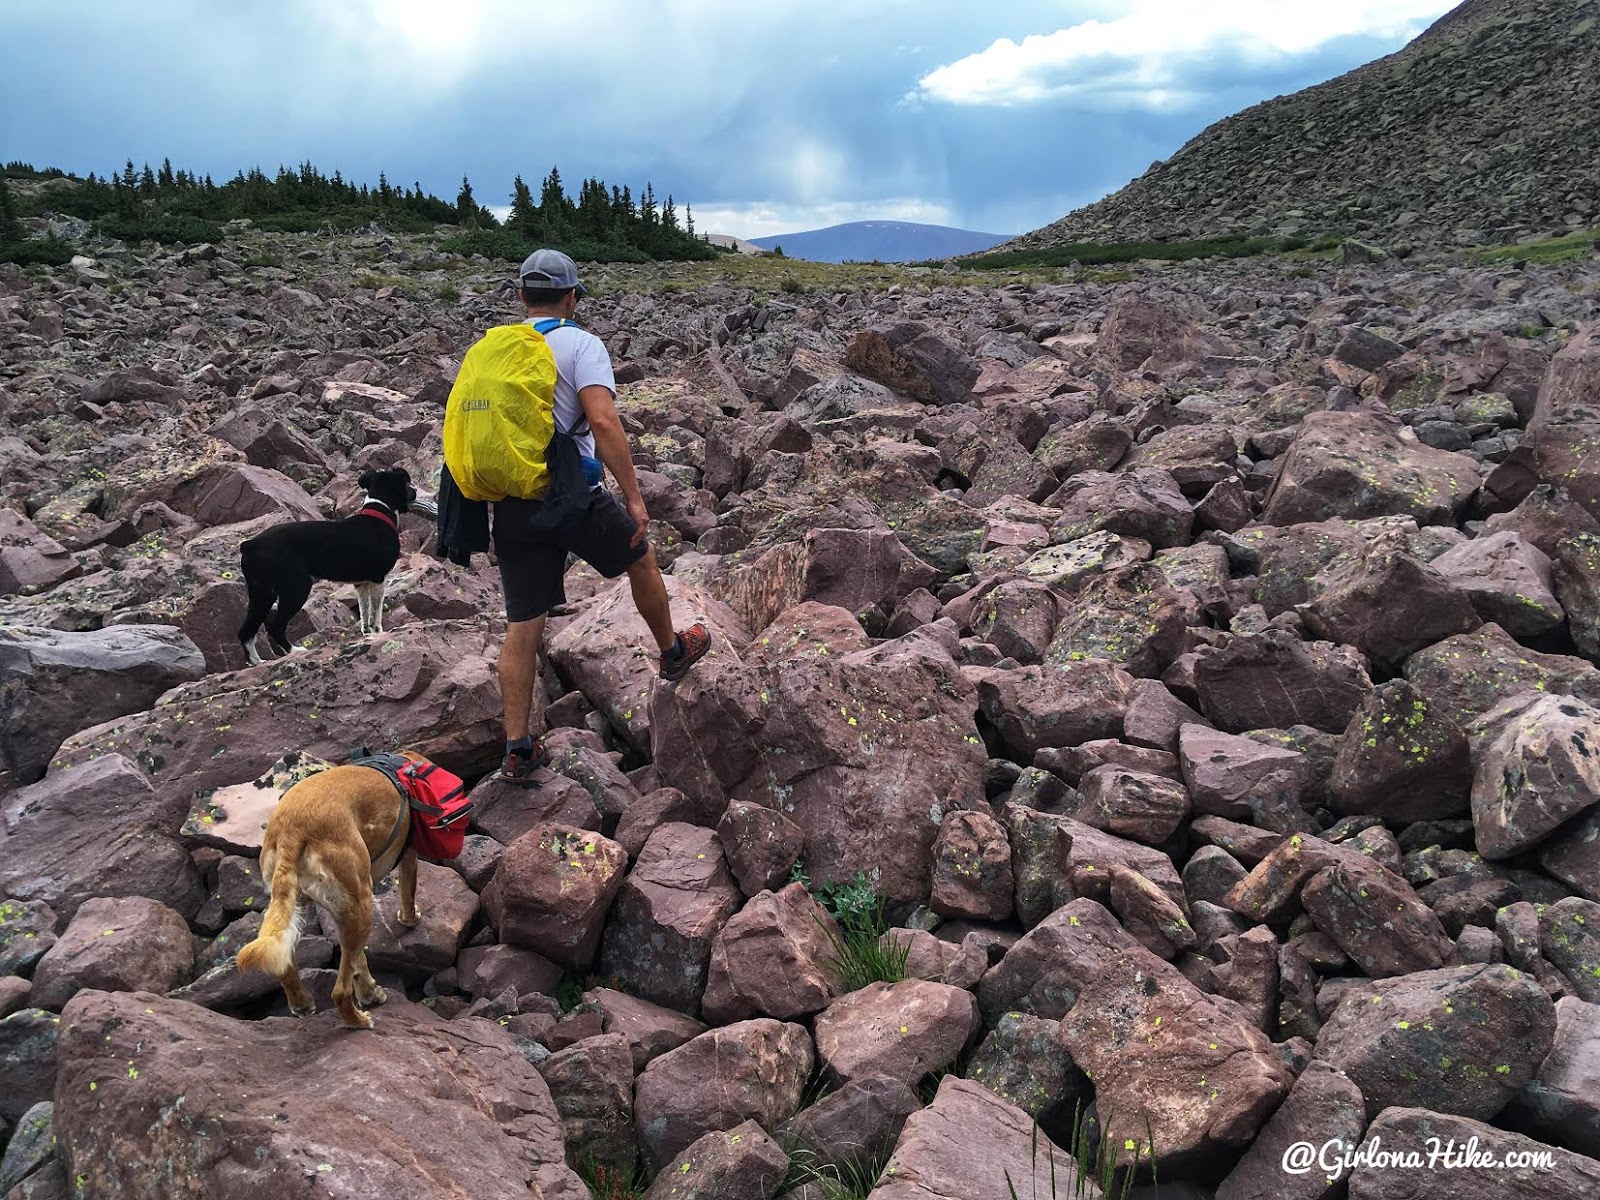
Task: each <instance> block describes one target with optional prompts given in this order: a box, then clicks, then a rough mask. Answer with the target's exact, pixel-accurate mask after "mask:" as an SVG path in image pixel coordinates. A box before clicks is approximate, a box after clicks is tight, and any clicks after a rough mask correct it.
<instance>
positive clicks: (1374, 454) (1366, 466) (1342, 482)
mask: <svg viewBox="0 0 1600 1200" xmlns="http://www.w3.org/2000/svg"><path fill="white" fill-rule="evenodd" d="M1403 428H1404V426H1403V425H1402V424H1401V422H1400V418H1399V417H1397V416H1393V415H1392V414H1389V413H1378V412H1371V411H1351V412H1334V411H1328V412H1315V413H1312V414H1310V415H1309V416H1307V417H1306V418H1305V419H1304V420H1303V421H1301V423H1300V430H1299V432H1298V433H1297V434H1296V436H1295V439H1294V441H1293V443H1291V445H1290V447H1289V451H1288V454H1287V455H1285V457H1284V462H1283V467H1282V469H1281V470H1280V471H1279V472H1278V477H1277V480H1276V481H1275V482H1274V483H1273V485H1272V488H1271V490H1270V491H1268V492H1267V500H1266V509H1265V510H1264V511H1263V512H1262V514H1261V520H1262V522H1263V523H1264V524H1267V525H1293V524H1295V523H1296V522H1300V521H1323V520H1327V519H1328V518H1329V517H1344V518H1345V519H1346V520H1354V519H1356V518H1358V517H1382V516H1410V517H1415V518H1416V520H1417V524H1419V525H1442V524H1454V523H1455V518H1456V516H1457V515H1458V514H1459V513H1460V511H1461V510H1462V508H1464V507H1465V506H1466V503H1467V501H1468V500H1469V499H1471V498H1472V494H1473V493H1474V492H1475V491H1477V490H1478V483H1479V476H1478V465H1477V463H1475V462H1474V461H1473V460H1472V459H1470V458H1468V457H1467V456H1466V455H1464V454H1453V453H1451V452H1449V451H1446V450H1435V449H1433V448H1432V447H1431V446H1424V445H1422V444H1421V443H1420V442H1416V441H1410V440H1407V439H1405V438H1403V437H1401V434H1400V431H1401V430H1402V429H1403Z"/></svg>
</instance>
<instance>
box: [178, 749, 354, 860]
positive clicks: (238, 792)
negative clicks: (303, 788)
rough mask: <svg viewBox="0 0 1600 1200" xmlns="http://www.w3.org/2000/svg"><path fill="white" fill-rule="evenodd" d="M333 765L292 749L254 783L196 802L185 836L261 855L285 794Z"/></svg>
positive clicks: (219, 790)
mask: <svg viewBox="0 0 1600 1200" xmlns="http://www.w3.org/2000/svg"><path fill="white" fill-rule="evenodd" d="M331 766H333V764H332V763H330V762H324V761H323V760H322V759H320V758H317V757H316V756H315V755H311V754H306V753H303V752H302V751H299V750H291V751H290V752H289V753H288V754H285V755H284V756H283V757H282V758H280V759H279V760H278V761H277V762H275V763H273V764H272V766H270V767H268V768H267V769H266V770H265V771H263V772H262V773H261V774H260V775H258V776H257V777H256V778H255V779H253V780H252V781H251V782H249V783H235V784H230V785H229V786H227V787H220V788H217V789H216V790H215V791H213V792H210V793H209V794H207V795H205V796H204V797H202V798H201V799H199V800H198V801H196V803H195V805H194V807H193V808H192V809H191V810H190V811H189V817H188V819H187V820H186V821H184V823H183V829H182V833H183V836H184V837H186V838H188V839H189V840H190V841H192V842H195V843H196V844H198V845H201V846H215V847H217V849H219V850H226V851H228V852H229V853H230V854H250V855H256V856H259V855H260V854H261V842H262V840H263V839H264V838H265V837H266V833H267V821H268V820H270V819H271V817H272V812H273V810H274V809H276V808H277V807H278V801H279V800H282V799H283V794H284V793H285V792H287V791H288V790H289V789H290V788H292V787H293V786H294V785H295V784H297V783H299V782H300V781H301V780H302V779H305V778H307V777H309V776H311V775H315V774H316V773H317V772H319V771H326V770H327V769H328V768H329V767H331Z"/></svg>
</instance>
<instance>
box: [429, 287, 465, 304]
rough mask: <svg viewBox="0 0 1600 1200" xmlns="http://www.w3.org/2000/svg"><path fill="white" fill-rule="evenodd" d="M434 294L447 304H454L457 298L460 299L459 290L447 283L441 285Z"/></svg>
mask: <svg viewBox="0 0 1600 1200" xmlns="http://www.w3.org/2000/svg"><path fill="white" fill-rule="evenodd" d="M434 294H435V295H437V296H438V297H439V299H441V300H443V301H445V302H446V303H448V304H454V303H455V302H456V301H457V300H459V299H461V290H460V289H459V288H457V287H456V286H455V285H454V284H449V283H446V284H443V285H441V286H440V288H439V290H438V291H437V292H436V293H434Z"/></svg>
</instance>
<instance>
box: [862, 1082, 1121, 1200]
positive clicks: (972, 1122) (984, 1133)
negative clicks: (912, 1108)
mask: <svg viewBox="0 0 1600 1200" xmlns="http://www.w3.org/2000/svg"><path fill="white" fill-rule="evenodd" d="M1052 1189H1054V1190H1055V1192H1056V1194H1057V1195H1066V1196H1074V1197H1080V1196H1081V1197H1082V1198H1083V1200H1099V1196H1100V1189H1099V1188H1098V1187H1097V1186H1096V1185H1095V1183H1094V1181H1093V1180H1092V1179H1090V1178H1088V1177H1087V1176H1085V1175H1082V1174H1080V1173H1079V1170H1078V1163H1077V1160H1076V1159H1074V1158H1073V1157H1072V1156H1071V1155H1070V1154H1068V1153H1067V1152H1066V1151H1065V1150H1062V1149H1060V1148H1059V1147H1057V1146H1056V1145H1055V1144H1054V1143H1053V1142H1052V1141H1051V1140H1050V1139H1049V1138H1048V1137H1046V1136H1045V1135H1044V1134H1042V1133H1040V1132H1039V1127H1038V1125H1037V1124H1036V1123H1035V1122H1034V1121H1033V1120H1032V1118H1030V1117H1029V1116H1028V1114H1027V1113H1025V1112H1023V1111H1022V1109H1020V1108H1018V1107H1017V1106H1016V1105H1014V1104H1012V1103H1010V1102H1009V1101H1006V1100H1002V1099H1001V1098H1000V1097H999V1096H997V1095H995V1093H993V1092H991V1091H990V1090H989V1089H988V1088H986V1087H984V1086H983V1085H982V1084H979V1083H973V1082H972V1081H971V1080H967V1079H962V1078H960V1077H959V1076H956V1075H946V1076H945V1077H944V1078H943V1079H942V1080H941V1081H940V1082H939V1091H938V1092H937V1094H936V1095H935V1096H934V1098H933V1103H932V1104H930V1105H928V1107H927V1108H925V1109H923V1110H921V1111H920V1112H914V1113H912V1114H911V1115H910V1116H909V1117H908V1118H906V1124H905V1128H904V1129H903V1130H902V1131H901V1133H900V1140H899V1141H898V1142H897V1143H895V1148H894V1153H893V1154H892V1155H891V1156H890V1157H889V1162H888V1164H887V1165H886V1166H885V1167H884V1169H883V1173H882V1174H881V1175H879V1177H878V1186H877V1187H876V1188H874V1189H873V1190H872V1193H871V1196H870V1197H869V1200H1014V1198H1015V1197H1020V1196H1029V1197H1031V1196H1036V1195H1037V1196H1049V1195H1050V1194H1051V1192H1052Z"/></svg>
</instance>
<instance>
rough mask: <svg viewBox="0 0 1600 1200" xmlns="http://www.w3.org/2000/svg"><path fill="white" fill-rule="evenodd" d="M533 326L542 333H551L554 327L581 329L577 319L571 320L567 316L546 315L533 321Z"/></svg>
mask: <svg viewBox="0 0 1600 1200" xmlns="http://www.w3.org/2000/svg"><path fill="white" fill-rule="evenodd" d="M533 327H534V329H535V330H536V331H538V332H539V333H541V334H545V333H549V332H550V331H551V330H552V329H581V328H582V326H581V325H579V324H578V323H577V322H576V321H569V320H567V319H566V318H565V317H545V318H543V319H542V320H538V321H535V322H533Z"/></svg>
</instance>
